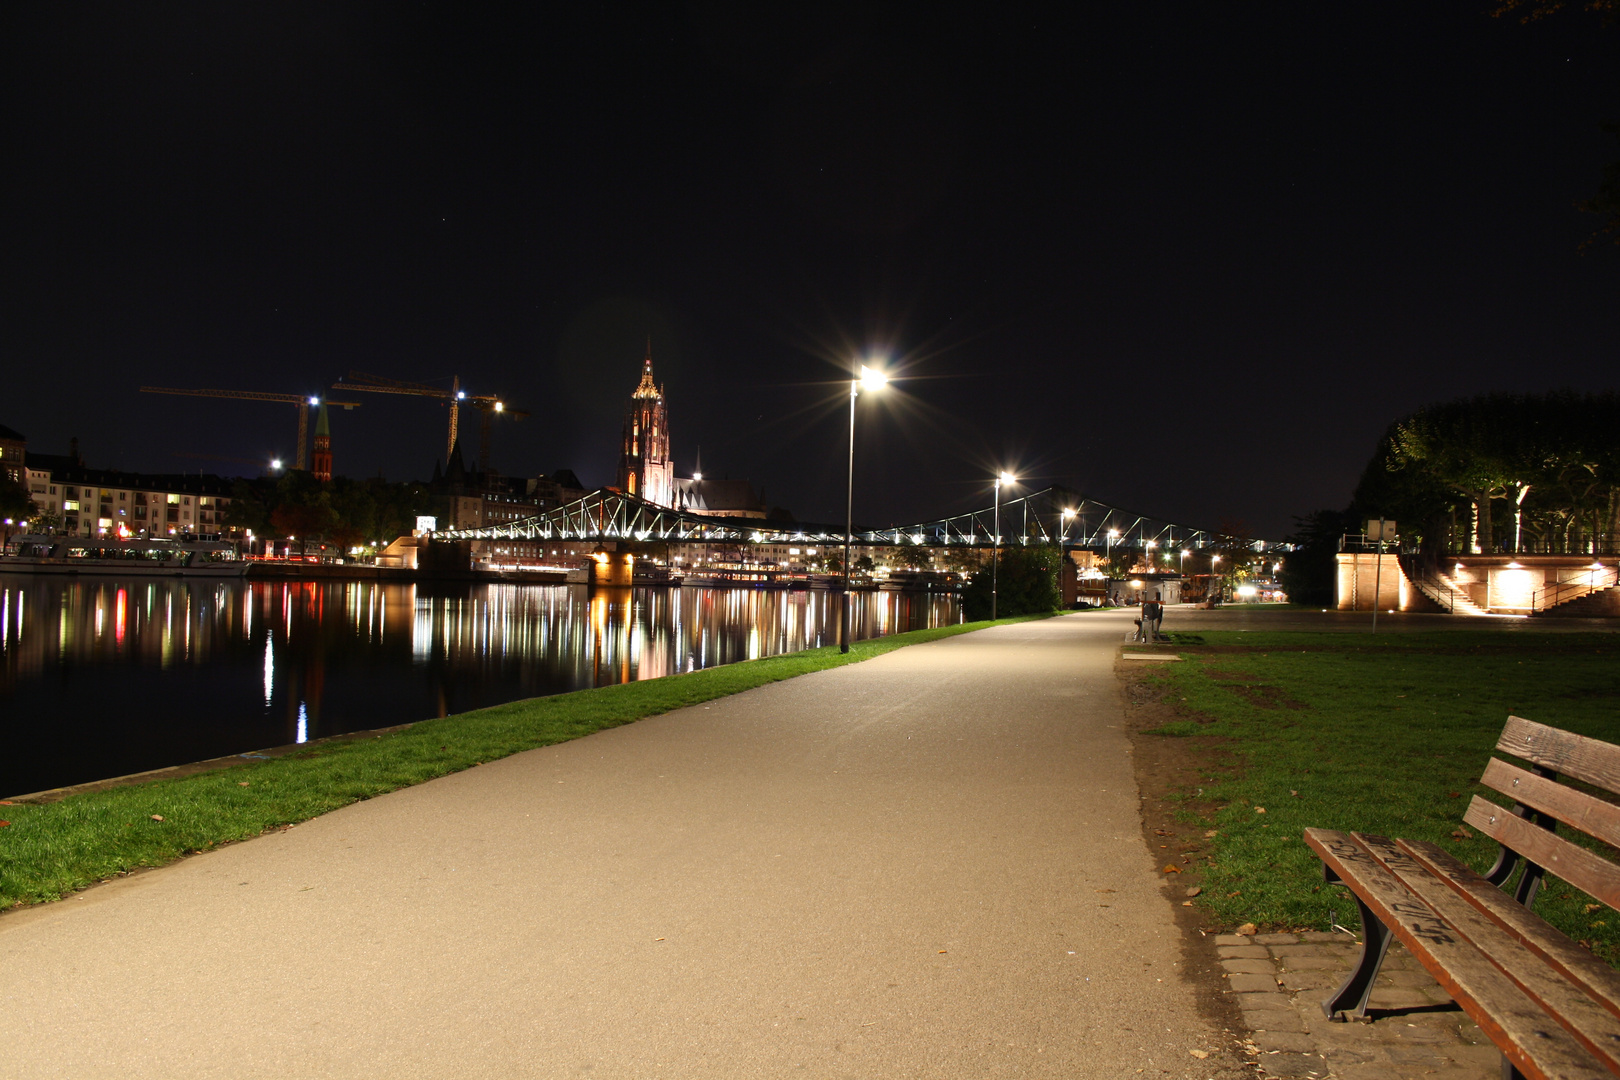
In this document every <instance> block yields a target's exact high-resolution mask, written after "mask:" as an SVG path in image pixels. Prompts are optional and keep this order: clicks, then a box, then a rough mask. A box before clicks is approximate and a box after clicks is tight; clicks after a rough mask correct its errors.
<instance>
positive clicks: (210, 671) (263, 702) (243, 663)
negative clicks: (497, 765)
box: [0, 574, 960, 797]
mask: <svg viewBox="0 0 1620 1080" xmlns="http://www.w3.org/2000/svg"><path fill="white" fill-rule="evenodd" d="M854 603H855V605H856V606H855V610H854V622H855V635H854V636H855V637H856V638H866V637H873V636H880V635H884V634H890V633H896V632H900V631H904V630H912V629H918V628H921V627H926V626H939V625H944V624H948V623H953V622H957V621H959V619H960V613H959V612H960V606H959V604H958V602H957V600H956V598H955V597H952V596H947V595H928V594H903V593H863V594H857V595H856V596H855V598H854ZM839 604H840V598H839V597H838V596H836V595H829V594H827V593H824V592H814V591H812V592H781V591H755V590H747V589H728V590H718V589H695V588H694V589H641V588H638V589H604V590H598V591H595V592H592V591H590V590H587V589H586V588H584V587H582V586H534V585H509V584H489V585H471V586H462V587H460V588H459V590H458V589H456V588H455V587H450V588H448V589H445V590H443V591H440V590H436V589H435V590H429V589H427V588H424V587H421V586H416V585H398V584H383V583H377V582H342V581H322V582H311V581H299V582H244V581H228V582H222V581H197V580H187V579H178V578H79V577H51V576H45V575H39V576H35V575H9V574H0V740H3V741H0V746H4V747H5V751H4V752H3V753H0V797H3V794H4V793H8V792H9V793H12V794H20V793H24V792H29V791H36V790H42V789H45V788H49V787H56V786H61V785H65V784H73V783H81V782H84V781H87V780H94V779H101V778H104V777H109V776H117V775H122V774H125V773H131V772H138V771H141V770H145V769H153V768H161V767H163V766H165V765H173V764H180V763H183V762H188V761H196V760H200V759H203V758H208V757H216V756H221V755H225V754H234V753H241V752H245V751H250V750H256V749H261V748H263V747H266V746H277V745H282V744H285V743H292V742H304V741H306V740H307V739H316V738H320V737H322V736H326V735H333V734H339V733H342V732H345V731H358V730H365V729H368V728H375V727H386V726H390V725H393V724H399V723H406V722H409V721H412V720H420V719H424V718H426V717H430V716H444V715H448V714H450V713H456V712H463V711H466V710H468V709H474V708H480V707H483V706H487V705H494V704H499V703H500V702H504V701H512V700H516V699H519V698H526V697H535V696H540V695H544V694H555V693H564V692H567V691H570V690H579V689H583V688H586V687H591V686H605V685H608V684H611V683H619V682H627V681H631V680H636V679H650V678H657V677H660V676H663V675H673V674H679V673H682V672H687V671H692V670H696V669H699V668H705V667H712V666H714V665H716V664H725V663H731V662H733V661H737V660H745V659H757V658H759V657H762V656H774V655H778V654H780V653H785V652H793V651H796V650H799V649H804V648H811V647H815V646H818V645H829V644H833V643H834V642H836V640H837V625H838V616H839V610H840V608H839Z"/></svg>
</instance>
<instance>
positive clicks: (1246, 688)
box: [1226, 683, 1305, 709]
mask: <svg viewBox="0 0 1620 1080" xmlns="http://www.w3.org/2000/svg"><path fill="white" fill-rule="evenodd" d="M1226 689H1228V690H1230V691H1232V693H1234V694H1236V695H1237V696H1238V697H1240V698H1242V699H1243V700H1244V701H1247V702H1248V703H1249V704H1250V705H1253V706H1254V707H1255V708H1257V709H1303V708H1304V707H1305V703H1304V702H1303V701H1300V700H1299V699H1298V698H1296V697H1294V696H1292V695H1291V694H1289V693H1288V692H1287V691H1285V690H1283V688H1282V687H1280V686H1273V685H1271V684H1270V683H1255V684H1253V685H1232V684H1226Z"/></svg>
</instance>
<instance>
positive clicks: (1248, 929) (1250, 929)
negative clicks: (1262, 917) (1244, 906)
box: [1237, 922, 1260, 937]
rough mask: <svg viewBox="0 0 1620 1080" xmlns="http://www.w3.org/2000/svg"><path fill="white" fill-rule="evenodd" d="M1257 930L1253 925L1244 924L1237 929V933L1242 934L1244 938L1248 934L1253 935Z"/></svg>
mask: <svg viewBox="0 0 1620 1080" xmlns="http://www.w3.org/2000/svg"><path fill="white" fill-rule="evenodd" d="M1259 929H1260V928H1259V927H1258V926H1256V925H1254V923H1252V922H1246V923H1244V924H1243V925H1242V926H1240V927H1238V928H1237V932H1238V933H1240V934H1243V935H1244V936H1245V937H1247V936H1248V935H1249V934H1253V933H1255V932H1256V931H1258V930H1259Z"/></svg>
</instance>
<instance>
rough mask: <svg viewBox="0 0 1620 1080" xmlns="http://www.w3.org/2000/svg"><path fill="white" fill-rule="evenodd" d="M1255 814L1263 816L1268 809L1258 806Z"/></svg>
mask: <svg viewBox="0 0 1620 1080" xmlns="http://www.w3.org/2000/svg"><path fill="white" fill-rule="evenodd" d="M1254 812H1255V813H1257V814H1263V813H1265V812H1266V808H1265V807H1263V806H1257V807H1255V808H1254Z"/></svg>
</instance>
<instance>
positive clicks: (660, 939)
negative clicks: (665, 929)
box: [653, 937, 664, 941]
mask: <svg viewBox="0 0 1620 1080" xmlns="http://www.w3.org/2000/svg"><path fill="white" fill-rule="evenodd" d="M653 940H654V941H663V940H664V939H663V938H661V937H655V938H653Z"/></svg>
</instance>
